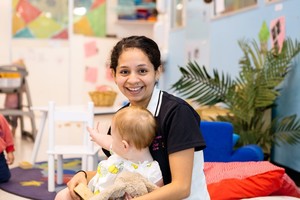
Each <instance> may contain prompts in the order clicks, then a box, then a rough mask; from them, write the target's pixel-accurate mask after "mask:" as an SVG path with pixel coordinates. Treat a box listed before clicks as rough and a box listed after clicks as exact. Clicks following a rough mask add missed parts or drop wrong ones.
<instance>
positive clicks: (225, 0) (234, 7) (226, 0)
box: [213, 0, 258, 17]
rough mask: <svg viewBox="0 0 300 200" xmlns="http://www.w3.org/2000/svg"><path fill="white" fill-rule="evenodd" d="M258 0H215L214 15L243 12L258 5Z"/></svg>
mask: <svg viewBox="0 0 300 200" xmlns="http://www.w3.org/2000/svg"><path fill="white" fill-rule="evenodd" d="M257 1H258V0H215V1H213V15H214V17H218V16H224V15H229V14H234V13H237V12H242V11H245V10H248V9H249V8H253V7H256V6H257Z"/></svg>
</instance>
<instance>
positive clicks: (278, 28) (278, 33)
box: [270, 17, 285, 53]
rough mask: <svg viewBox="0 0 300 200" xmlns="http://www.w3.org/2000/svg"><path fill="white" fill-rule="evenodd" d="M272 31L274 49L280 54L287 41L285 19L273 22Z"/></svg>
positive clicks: (280, 18) (281, 18)
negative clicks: (285, 40)
mask: <svg viewBox="0 0 300 200" xmlns="http://www.w3.org/2000/svg"><path fill="white" fill-rule="evenodd" d="M270 30H271V41H272V47H274V48H277V49H278V53H280V52H281V49H282V45H283V42H284V39H285V17H279V18H277V19H274V20H272V21H271V24H270Z"/></svg>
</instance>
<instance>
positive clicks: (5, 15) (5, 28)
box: [0, 0, 12, 65]
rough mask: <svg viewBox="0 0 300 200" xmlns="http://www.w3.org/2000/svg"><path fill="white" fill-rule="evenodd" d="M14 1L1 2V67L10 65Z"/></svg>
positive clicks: (3, 0)
mask: <svg viewBox="0 0 300 200" xmlns="http://www.w3.org/2000/svg"><path fill="white" fill-rule="evenodd" d="M11 2H12V0H1V1H0V19H1V23H0V65H5V64H8V63H10V46H11V44H10V37H11V31H10V30H11V25H10V20H9V19H11V17H10V16H11V12H10V11H11V9H7V8H10V7H11Z"/></svg>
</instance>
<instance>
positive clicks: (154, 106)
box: [147, 87, 163, 117]
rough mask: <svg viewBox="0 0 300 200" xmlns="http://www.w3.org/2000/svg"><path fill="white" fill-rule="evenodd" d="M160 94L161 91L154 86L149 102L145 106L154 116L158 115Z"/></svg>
mask: <svg viewBox="0 0 300 200" xmlns="http://www.w3.org/2000/svg"><path fill="white" fill-rule="evenodd" d="M162 95H163V92H162V91H161V90H160V89H158V88H157V87H154V89H153V92H152V96H151V99H150V102H149V104H148V107H147V109H148V110H149V111H150V112H151V113H152V115H153V116H154V117H156V116H158V114H159V111H160V106H161V102H162Z"/></svg>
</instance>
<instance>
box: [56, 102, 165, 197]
mask: <svg viewBox="0 0 300 200" xmlns="http://www.w3.org/2000/svg"><path fill="white" fill-rule="evenodd" d="M88 131H89V133H90V136H91V138H92V140H93V141H95V142H96V143H97V144H99V145H100V146H101V147H102V148H104V149H107V150H109V151H111V154H112V155H111V156H110V157H109V158H108V159H107V160H102V161H100V162H99V164H98V167H97V172H96V174H95V175H94V176H93V177H92V178H91V179H90V180H87V181H88V187H89V188H90V190H91V191H92V192H93V193H94V194H95V195H96V194H98V193H100V192H101V191H103V190H105V188H107V187H108V186H110V185H112V184H114V181H115V179H116V177H117V175H118V174H119V173H120V172H122V171H130V172H136V173H140V174H141V175H143V176H144V177H146V178H147V179H148V180H149V181H150V182H152V183H154V184H156V185H157V186H162V185H163V179H162V173H161V170H160V167H159V164H158V162H156V161H154V160H153V158H152V156H151V154H150V151H149V148H148V147H149V146H150V144H151V143H152V140H153V139H154V137H155V131H156V121H155V119H154V117H153V115H152V114H151V112H149V111H148V110H147V109H144V108H142V107H137V106H129V107H125V108H122V109H121V110H119V111H118V112H117V113H116V114H115V115H114V117H113V119H112V124H111V135H107V134H100V133H99V132H98V127H97V129H92V128H90V127H88ZM80 172H81V171H80ZM55 199H56V200H58V199H64V200H68V199H72V198H71V196H70V192H69V189H68V188H66V189H63V190H62V191H60V192H59V193H58V194H57V195H56V198H55Z"/></svg>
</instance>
